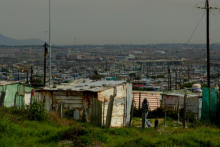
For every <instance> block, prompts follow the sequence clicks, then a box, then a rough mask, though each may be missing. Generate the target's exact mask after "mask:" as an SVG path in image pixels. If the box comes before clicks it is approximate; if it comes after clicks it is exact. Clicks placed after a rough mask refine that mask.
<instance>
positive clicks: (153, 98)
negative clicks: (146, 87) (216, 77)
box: [133, 91, 161, 111]
mask: <svg viewBox="0 0 220 147" xmlns="http://www.w3.org/2000/svg"><path fill="white" fill-rule="evenodd" d="M160 94H161V93H160V92H154V91H133V98H134V103H135V107H136V108H137V109H139V108H141V107H142V106H141V105H142V102H143V100H144V99H145V98H146V99H147V100H148V102H149V107H150V110H151V111H153V110H155V109H157V108H159V107H160V99H161V95H160Z"/></svg>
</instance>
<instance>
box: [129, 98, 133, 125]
mask: <svg viewBox="0 0 220 147" xmlns="http://www.w3.org/2000/svg"><path fill="white" fill-rule="evenodd" d="M133 114H134V100H133V101H132V105H131V113H130V117H131V118H130V122H129V126H131V122H132V118H133Z"/></svg>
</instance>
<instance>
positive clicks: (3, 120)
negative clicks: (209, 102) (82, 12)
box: [0, 109, 220, 146]
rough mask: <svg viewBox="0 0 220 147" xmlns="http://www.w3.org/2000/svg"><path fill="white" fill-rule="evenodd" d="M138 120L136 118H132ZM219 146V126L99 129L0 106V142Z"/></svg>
mask: <svg viewBox="0 0 220 147" xmlns="http://www.w3.org/2000/svg"><path fill="white" fill-rule="evenodd" d="M135 123H139V119H135ZM86 145H93V146H220V129H218V128H215V127H207V126H200V127H196V128H190V129H182V128H180V127H167V128H165V129H164V128H163V127H161V128H160V129H159V130H154V129H153V128H151V129H144V130H143V129H141V128H121V129H117V128H112V129H102V128H99V127H95V126H92V125H89V124H84V123H79V122H75V121H72V120H65V119H59V118H58V117H57V116H56V115H54V114H50V119H48V120H47V121H43V122H37V121H29V120H27V119H26V114H25V112H19V111H12V110H10V109H0V146H86Z"/></svg>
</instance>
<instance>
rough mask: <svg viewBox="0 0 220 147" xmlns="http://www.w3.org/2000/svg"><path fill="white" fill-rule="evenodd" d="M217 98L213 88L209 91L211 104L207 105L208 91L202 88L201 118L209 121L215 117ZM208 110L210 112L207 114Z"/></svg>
mask: <svg viewBox="0 0 220 147" xmlns="http://www.w3.org/2000/svg"><path fill="white" fill-rule="evenodd" d="M218 101H219V98H218V97H217V92H216V91H215V89H214V88H212V89H211V104H210V105H209V89H208V88H202V118H203V119H211V118H213V117H216V112H217V109H218V108H217V106H218V103H217V102H218ZM209 110H210V112H209Z"/></svg>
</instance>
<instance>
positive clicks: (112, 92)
mask: <svg viewBox="0 0 220 147" xmlns="http://www.w3.org/2000/svg"><path fill="white" fill-rule="evenodd" d="M35 99H37V100H41V101H44V102H45V107H46V109H47V110H48V111H51V110H55V111H57V112H60V113H61V116H62V115H63V114H64V113H65V111H69V110H73V118H74V119H75V120H79V119H83V116H85V115H86V120H88V122H91V123H94V124H96V125H99V126H106V127H123V126H128V125H129V123H130V112H131V105H132V85H131V84H130V83H127V82H125V81H106V80H103V81H91V80H78V81H75V82H74V83H71V84H65V85H58V86H57V87H56V88H44V89H40V90H37V91H36V93H35Z"/></svg>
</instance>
